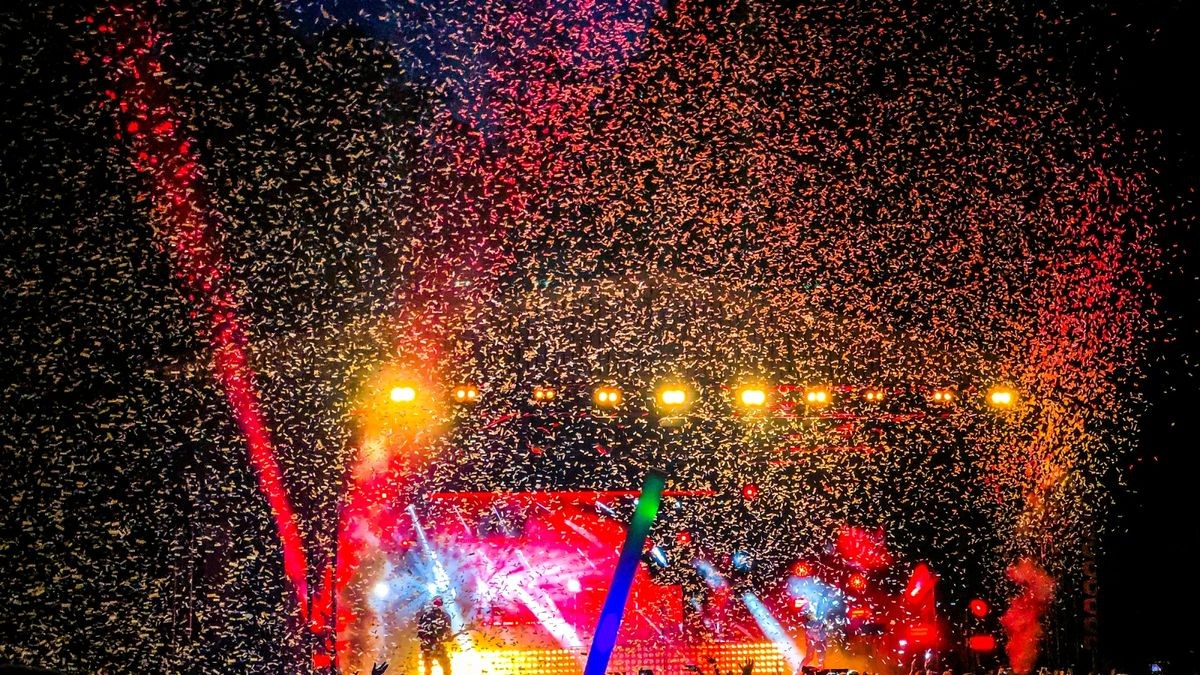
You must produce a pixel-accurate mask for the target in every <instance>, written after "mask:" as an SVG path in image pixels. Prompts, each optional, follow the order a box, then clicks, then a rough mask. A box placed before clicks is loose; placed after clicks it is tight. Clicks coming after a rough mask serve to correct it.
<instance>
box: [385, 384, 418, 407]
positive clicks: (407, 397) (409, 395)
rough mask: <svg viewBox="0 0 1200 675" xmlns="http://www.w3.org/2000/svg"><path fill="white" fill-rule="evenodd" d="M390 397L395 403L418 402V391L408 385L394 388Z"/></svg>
mask: <svg viewBox="0 0 1200 675" xmlns="http://www.w3.org/2000/svg"><path fill="white" fill-rule="evenodd" d="M389 395H390V397H391V399H392V401H393V402H395V403H412V402H413V401H415V400H417V390H416V389H414V388H413V387H410V386H408V385H402V386H398V387H392V391H391V393H390V394H389Z"/></svg>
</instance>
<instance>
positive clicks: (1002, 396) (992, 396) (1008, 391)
mask: <svg viewBox="0 0 1200 675" xmlns="http://www.w3.org/2000/svg"><path fill="white" fill-rule="evenodd" d="M987 404H988V405H990V406H991V407H993V408H996V409H998V410H1008V409H1009V408H1012V407H1013V406H1014V405H1016V404H1017V392H1016V390H1014V389H1013V388H1011V387H1006V386H1004V385H997V386H995V387H992V388H991V389H989V390H988V393H987Z"/></svg>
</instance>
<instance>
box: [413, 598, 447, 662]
mask: <svg viewBox="0 0 1200 675" xmlns="http://www.w3.org/2000/svg"><path fill="white" fill-rule="evenodd" d="M449 639H450V615H449V614H447V613H446V610H444V609H442V599H441V598H434V599H433V603H432V604H429V605H426V606H425V607H424V608H423V609H422V610H421V612H420V614H417V640H419V641H420V643H421V662H422V663H423V664H424V666H425V675H433V662H434V661H437V662H438V663H440V664H441V666H442V675H450V654H449V653H448V652H447V651H446V642H448V641H449Z"/></svg>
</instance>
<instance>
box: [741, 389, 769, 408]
mask: <svg viewBox="0 0 1200 675" xmlns="http://www.w3.org/2000/svg"><path fill="white" fill-rule="evenodd" d="M736 400H737V403H738V405H740V406H742V407H743V408H746V409H747V410H758V409H761V408H762V407H763V406H765V405H767V391H766V390H765V389H763V388H762V387H757V386H747V387H742V388H740V389H738V390H737V397H736Z"/></svg>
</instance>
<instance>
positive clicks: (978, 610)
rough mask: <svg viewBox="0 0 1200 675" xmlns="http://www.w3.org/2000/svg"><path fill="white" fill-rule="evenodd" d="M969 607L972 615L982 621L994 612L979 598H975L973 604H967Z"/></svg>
mask: <svg viewBox="0 0 1200 675" xmlns="http://www.w3.org/2000/svg"><path fill="white" fill-rule="evenodd" d="M967 607H968V608H970V610H971V614H973V615H975V616H976V617H978V618H980V619H982V618H983V617H985V616H987V615H988V612H990V611H991V610H992V608H991V607H989V606H988V604H987V602H986V601H984V600H980V599H979V598H975V599H973V600H971V602H969V603H967Z"/></svg>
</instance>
